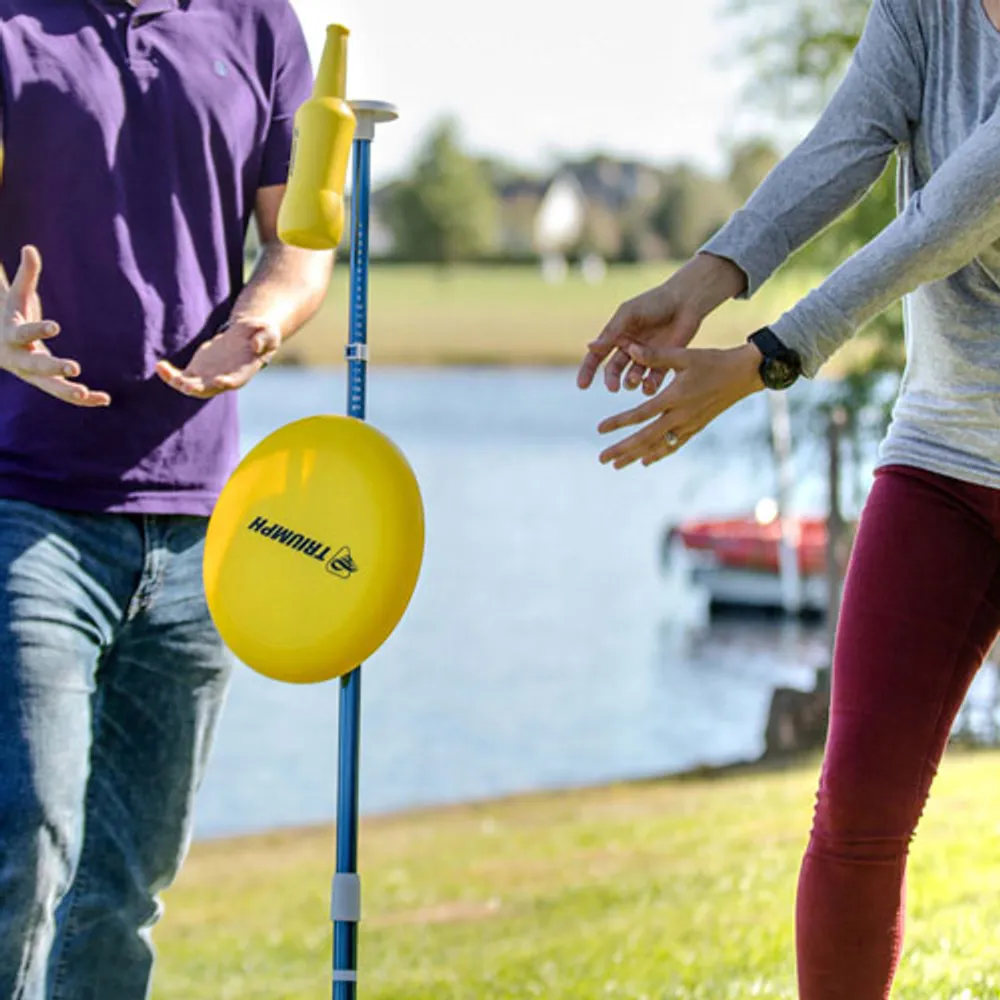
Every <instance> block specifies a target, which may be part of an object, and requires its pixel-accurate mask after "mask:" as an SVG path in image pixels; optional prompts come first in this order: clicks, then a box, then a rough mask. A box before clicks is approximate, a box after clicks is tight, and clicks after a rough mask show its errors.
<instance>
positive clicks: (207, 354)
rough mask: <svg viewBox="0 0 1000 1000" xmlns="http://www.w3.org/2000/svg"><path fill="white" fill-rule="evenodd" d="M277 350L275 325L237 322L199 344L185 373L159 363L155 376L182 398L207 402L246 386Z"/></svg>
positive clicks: (253, 321) (164, 362) (278, 331)
mask: <svg viewBox="0 0 1000 1000" xmlns="http://www.w3.org/2000/svg"><path fill="white" fill-rule="evenodd" d="M280 346H281V331H280V330H278V329H277V327H276V326H274V324H272V323H268V322H266V321H264V320H256V319H237V320H233V321H231V322H230V323H228V324H227V325H226V326H224V327H223V328H222V330H221V331H220V332H219V333H217V334H216V335H215V336H214V337H213V338H212V339H211V340H208V341H206V342H205V343H204V344H202V345H201V347H199V348H198V350H197V351H195V354H194V357H193V358H192V359H191V361H190V363H189V364H188V366H187V367H186V368H185V369H184V371H181V370H180V369H178V368H177V367H175V366H174V365H172V364H171V363H170V362H169V361H161V362H160V363H159V364H158V365H157V366H156V374H157V375H159V376H160V378H162V379H163V381H164V382H166V383H167V385H169V386H170V387H171V388H173V389H176V390H177V391H178V392H182V393H184V395H185V396H193V397H194V398H196V399H209V398H211V397H212V396H217V395H219V393H220V392H228V391H230V390H232V389H240V388H242V387H243V386H245V385H246V384H247V382H249V381H250V379H251V378H253V376H254V375H256V374H257V372H259V371H260V370H261V368H263V367H265V365H267V363H268V362H269V361H270V360H271V358H273V357H274V355H275V354H276V353H277V352H278V348H279V347H280Z"/></svg>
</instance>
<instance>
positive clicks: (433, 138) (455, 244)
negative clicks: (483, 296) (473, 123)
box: [384, 120, 498, 265]
mask: <svg viewBox="0 0 1000 1000" xmlns="http://www.w3.org/2000/svg"><path fill="white" fill-rule="evenodd" d="M497 209H498V205H497V196H496V192H495V190H494V187H493V185H492V183H491V180H490V176H489V172H488V170H487V168H486V167H484V165H483V164H482V163H481V162H480V161H478V160H476V159H475V158H474V157H471V156H469V155H468V154H467V153H465V152H464V151H463V150H462V148H461V145H460V142H459V135H458V128H457V126H456V124H455V123H454V122H453V121H451V120H445V121H442V122H440V123H439V124H438V125H437V126H435V128H434V129H433V130H432V132H431V134H430V136H429V137H428V139H427V142H426V143H425V145H424V147H423V149H422V150H421V151H420V153H419V155H418V157H417V160H416V163H415V165H414V168H413V172H412V174H411V175H410V176H409V177H408V178H405V179H404V180H402V181H400V182H399V183H397V184H396V185H394V187H393V189H392V190H391V191H389V192H387V195H386V199H385V208H384V219H385V223H386V225H387V226H388V227H389V229H390V231H391V232H392V235H393V238H394V241H395V245H396V251H397V253H398V255H399V256H401V257H404V258H405V259H407V260H414V261H426V262H429V263H436V264H443V265H450V264H455V263H457V262H458V261H462V260H468V259H471V258H474V257H477V256H480V255H482V254H483V253H485V252H487V251H488V250H489V249H491V247H492V245H493V242H494V239H495V233H496V226H497Z"/></svg>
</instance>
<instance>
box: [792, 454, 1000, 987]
mask: <svg viewBox="0 0 1000 1000" xmlns="http://www.w3.org/2000/svg"><path fill="white" fill-rule="evenodd" d="M998 629H1000V490H992V489H988V488H986V487H981V486H973V485H970V484H967V483H961V482H958V481H956V480H954V479H949V478H946V477H944V476H939V475H935V474H932V473H928V472H923V471H920V470H917V469H910V468H904V467H900V466H894V467H892V468H888V469H884V470H881V471H880V472H879V473H878V475H877V476H876V479H875V483H874V486H873V488H872V492H871V495H870V497H869V499H868V503H867V505H866V507H865V510H864V513H863V515H862V518H861V524H860V527H859V531H858V537H857V539H856V541H855V545H854V551H853V554H852V557H851V564H850V568H849V570H848V574H847V581H846V585H845V589H844V600H843V606H842V609H841V617H840V622H839V624H838V630H837V642H836V652H835V655H834V666H833V692H832V705H831V711H830V732H829V736H828V739H827V746H826V755H825V759H824V762H823V770H822V777H821V780H820V787H819V795H818V797H817V805H816V813H815V820H814V824H813V830H812V836H811V837H810V841H809V847H808V849H807V851H806V855H805V859H804V860H803V863H802V870H801V874H800V878H799V892H798V903H797V908H796V909H797V912H796V936H797V951H798V974H799V995H800V998H801V1000H885V998H888V996H889V991H890V989H891V986H892V980H893V976H894V974H895V971H896V965H897V963H898V960H899V953H900V948H901V945H902V939H903V920H904V909H905V886H904V881H905V871H906V858H907V851H908V847H909V844H910V840H911V838H912V836H913V833H914V831H915V829H916V826H917V822H918V820H919V819H920V815H921V812H922V811H923V808H924V803H925V801H926V799H927V794H928V792H929V790H930V786H931V782H932V781H933V779H934V776H935V774H936V772H937V766H938V763H939V761H940V759H941V756H942V754H943V752H944V749H945V746H946V744H947V741H948V737H949V734H950V731H951V728H952V724H953V722H954V720H955V716H956V714H957V713H958V710H959V708H960V707H961V705H962V702H963V700H964V697H965V694H966V692H967V690H968V688H969V685H970V683H971V682H972V680H973V678H974V676H975V674H976V671H977V670H978V669H979V667H980V665H981V663H982V661H983V658H984V657H985V655H986V653H987V652H989V649H990V646H991V645H992V643H993V640H994V638H995V637H996V635H997V632H998Z"/></svg>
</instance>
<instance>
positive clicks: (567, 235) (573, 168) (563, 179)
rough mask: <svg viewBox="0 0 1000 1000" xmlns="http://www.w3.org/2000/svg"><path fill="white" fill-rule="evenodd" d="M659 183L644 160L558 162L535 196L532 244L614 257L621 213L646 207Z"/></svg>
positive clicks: (552, 251) (621, 234)
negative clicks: (639, 161) (538, 196)
mask: <svg viewBox="0 0 1000 1000" xmlns="http://www.w3.org/2000/svg"><path fill="white" fill-rule="evenodd" d="M662 185H663V180H662V174H661V173H660V172H659V171H657V170H656V169H655V168H652V167H650V166H648V165H646V164H644V163H637V162H629V161H620V160H612V159H610V158H608V157H594V158H593V159H590V160H585V161H582V162H579V163H567V164H564V165H563V166H562V167H560V168H559V169H558V170H557V171H556V172H555V173H554V174H553V175H552V177H551V178H550V179H549V180H548V182H547V184H546V185H545V188H544V192H543V193H542V195H541V197H540V198H539V199H538V204H537V209H536V211H535V216H534V222H533V226H532V246H533V247H534V249H535V252H536V253H538V254H540V255H542V256H546V255H561V256H566V255H568V254H572V253H574V252H577V251H582V252H590V253H597V254H600V255H602V256H606V257H616V256H618V255H619V253H620V252H621V250H622V247H623V241H624V239H625V226H626V216H627V215H628V214H629V213H630V212H631V213H633V214H635V213H636V212H638V213H640V214H641V212H642V210H643V209H648V208H649V207H650V206H651V205H652V204H653V203H654V202H655V201H656V199H657V198H658V197H659V196H660V193H661V191H662ZM644 246H649V244H648V241H647V243H646V244H644ZM650 249H652V250H655V249H656V248H655V247H651V248H650Z"/></svg>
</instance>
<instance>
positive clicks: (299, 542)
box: [247, 517, 358, 580]
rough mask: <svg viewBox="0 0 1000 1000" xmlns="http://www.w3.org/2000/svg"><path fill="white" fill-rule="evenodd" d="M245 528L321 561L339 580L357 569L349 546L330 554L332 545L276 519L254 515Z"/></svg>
mask: <svg viewBox="0 0 1000 1000" xmlns="http://www.w3.org/2000/svg"><path fill="white" fill-rule="evenodd" d="M247 530H248V531H253V532H254V533H255V534H258V535H260V536H261V538H267V539H269V540H270V541H272V542H276V543H277V544H278V545H284V546H285V547H286V548H289V549H291V550H292V551H293V552H298V553H300V554H301V555H303V556H305V557H306V558H307V559H315V560H316V562H319V563H323V564H324V565H325V566H326V570H327V572H328V573H332V574H333V575H334V576H336V577H339V578H340V579H341V580H348V579H350V578H351V577H352V576H353V575H354V574H355V573H357V571H358V566H357V563H355V561H354V557H353V556H352V555H351V550H350V548H348V546H346V545H344V546H342V547H341V548H339V549H337V551H336V552H334V553H333V555H330V552H331V551H332V550H333V546H332V545H327V544H326V543H325V542H322V541H320V540H319V539H317V538H310V537H309V536H308V535H304V534H302V532H301V531H296V530H295V529H294V528H288V527H286V526H285V525H283V524H279V523H278V522H277V521H269V520H268V519H267V518H266V517H255V518H254V519H253V520H252V521H251V522H250V523H249V524H248V525H247Z"/></svg>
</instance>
